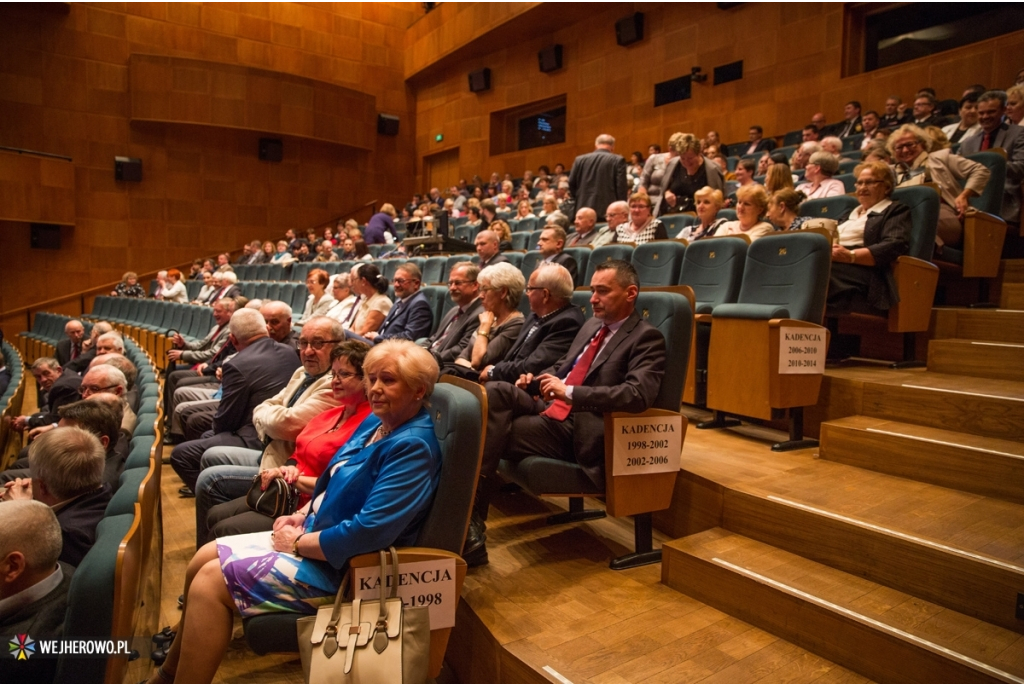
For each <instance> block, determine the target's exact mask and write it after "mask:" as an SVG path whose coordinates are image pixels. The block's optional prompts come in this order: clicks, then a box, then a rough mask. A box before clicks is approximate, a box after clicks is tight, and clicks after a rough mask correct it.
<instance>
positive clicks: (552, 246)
mask: <svg viewBox="0 0 1024 685" xmlns="http://www.w3.org/2000/svg"><path fill="white" fill-rule="evenodd" d="M565 237H566V236H565V231H564V230H562V227H561V226H555V225H553V224H548V225H547V226H545V227H544V230H542V231H541V233H540V238H538V239H537V249H539V250H540V253H541V254H542V255H543V256H544V259H543V260H542V261H541V263H542V264H560V265H562V266H564V267H565V268H566V269H567V270H568V271H569V274H570V275H571V276H572V279H573V281H574V282H575V281H576V277H577V274H578V272H579V269H578V267H577V266H576V259H575V258H574V257H573V256H572V255H571V254H568V253H566V252H563V251H562V250H563V249H564V248H565Z"/></svg>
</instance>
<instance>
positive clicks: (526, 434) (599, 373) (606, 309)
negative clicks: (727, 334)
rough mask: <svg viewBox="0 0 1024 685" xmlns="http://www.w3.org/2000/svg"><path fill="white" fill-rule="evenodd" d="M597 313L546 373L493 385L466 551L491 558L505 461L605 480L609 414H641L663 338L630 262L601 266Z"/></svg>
mask: <svg viewBox="0 0 1024 685" xmlns="http://www.w3.org/2000/svg"><path fill="white" fill-rule="evenodd" d="M590 289H591V296H590V302H591V304H592V305H593V308H594V318H592V319H590V320H589V321H587V322H586V323H585V324H584V325H583V327H582V328H581V329H580V331H579V333H578V334H577V335H576V338H575V339H574V340H573V342H572V345H571V346H570V347H569V350H568V351H567V352H566V353H565V354H564V355H563V356H562V358H561V359H559V360H558V361H557V362H556V363H555V364H553V365H552V366H550V367H548V369H546V370H545V371H544V372H542V373H540V374H536V375H534V374H532V373H527V374H524V375H522V376H520V377H519V378H518V379H517V380H516V381H515V384H512V383H509V382H506V381H492V382H489V383H487V385H486V389H487V403H488V418H487V436H486V438H485V443H484V455H483V461H482V464H481V469H480V483H479V485H478V487H477V497H476V503H475V507H474V509H475V510H474V513H473V519H472V521H471V522H470V528H469V534H468V536H467V538H466V544H465V548H464V550H463V555H462V556H463V557H464V558H465V560H466V563H468V564H470V565H480V564H485V563H487V548H486V546H485V541H486V535H485V534H484V530H485V525H484V522H485V521H486V518H487V509H488V506H489V505H490V500H491V497H492V495H493V493H494V491H495V490H496V489H497V486H498V485H499V481H498V478H497V476H496V472H497V468H498V462H499V460H501V459H508V460H512V461H519V460H521V459H524V458H526V457H528V456H534V455H540V456H544V457H548V458H551V459H560V460H563V461H572V462H576V463H578V464H579V465H580V466H582V467H583V470H584V472H585V473H586V474H587V476H588V477H589V478H590V479H591V480H593V482H594V483H595V484H596V485H597V486H599V487H603V486H604V416H603V414H604V412H607V411H628V412H641V411H645V410H646V409H648V408H649V407H650V406H651V404H652V403H653V402H654V399H655V397H656V396H657V394H658V390H659V389H660V387H661V378H662V376H663V375H664V373H665V359H666V353H665V338H664V337H663V336H662V334H661V332H660V331H658V329H657V328H655V327H654V326H652V325H650V324H649V323H647V322H646V321H644V320H643V318H642V317H641V316H640V315H639V314H638V313H637V312H636V311H635V304H636V298H637V295H638V294H639V291H640V282H639V278H638V276H637V273H636V270H635V269H634V268H633V266H632V265H631V264H630V263H629V262H625V261H621V260H611V261H608V262H603V263H601V264H599V265H598V266H597V268H596V270H595V272H594V276H593V278H592V280H591V282H590Z"/></svg>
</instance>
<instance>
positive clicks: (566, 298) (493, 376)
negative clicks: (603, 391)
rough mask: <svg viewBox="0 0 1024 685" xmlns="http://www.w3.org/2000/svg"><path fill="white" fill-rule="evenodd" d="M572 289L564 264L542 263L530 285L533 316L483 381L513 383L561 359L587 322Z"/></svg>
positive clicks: (528, 292) (485, 372)
mask: <svg viewBox="0 0 1024 685" xmlns="http://www.w3.org/2000/svg"><path fill="white" fill-rule="evenodd" d="M572 291H573V279H572V276H571V275H570V274H569V271H568V270H567V269H566V268H565V267H564V266H561V265H560V264H548V263H541V264H540V265H538V266H537V268H536V270H534V272H533V273H532V274H530V281H529V284H528V285H527V287H526V296H527V298H528V299H529V301H530V316H528V317H527V318H526V321H524V322H523V326H522V328H521V329H520V330H519V336H518V337H517V338H516V340H515V342H513V343H512V347H511V348H510V349H509V351H508V352H507V353H506V354H505V358H504V359H503V360H501V361H499V362H496V363H494V364H488V365H487V366H485V367H484V368H483V369H481V371H480V377H479V381H480V382H481V383H486V382H487V381H507V382H509V383H513V382H515V381H516V380H517V379H518V378H519V377H520V376H522V375H523V374H527V373H534V374H538V373H540V372H541V371H543V370H544V369H546V368H548V367H550V366H551V365H553V364H554V363H555V362H557V361H558V360H559V359H560V358H561V357H562V355H564V354H565V353H566V351H567V350H568V349H569V345H570V344H572V341H573V339H574V338H575V337H576V334H577V333H579V330H580V326H582V325H583V313H582V312H581V311H580V309H579V307H574V306H572Z"/></svg>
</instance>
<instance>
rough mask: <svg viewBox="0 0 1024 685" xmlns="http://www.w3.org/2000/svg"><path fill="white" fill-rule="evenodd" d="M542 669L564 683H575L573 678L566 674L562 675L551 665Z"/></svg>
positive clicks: (569, 684)
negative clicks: (567, 676) (570, 678)
mask: <svg viewBox="0 0 1024 685" xmlns="http://www.w3.org/2000/svg"><path fill="white" fill-rule="evenodd" d="M541 670H542V671H544V672H545V673H547V674H548V675H550V676H551V677H552V678H554V679H555V680H557V681H558V682H560V683H563V684H564V685H573V682H572V681H571V680H569V679H568V678H566V677H565V676H564V675H562V674H561V673H559V672H558V671H556V670H555V669H553V668H551V667H550V666H544V668H542V669H541Z"/></svg>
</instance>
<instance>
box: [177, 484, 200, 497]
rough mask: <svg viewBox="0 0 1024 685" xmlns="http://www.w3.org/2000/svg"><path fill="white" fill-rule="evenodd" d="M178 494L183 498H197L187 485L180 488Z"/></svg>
mask: <svg viewBox="0 0 1024 685" xmlns="http://www.w3.org/2000/svg"><path fill="white" fill-rule="evenodd" d="M178 494H179V495H181V496H182V497H195V496H196V493H194V492H192V488H190V487H189V486H187V485H182V486H181V487H180V488H178Z"/></svg>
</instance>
